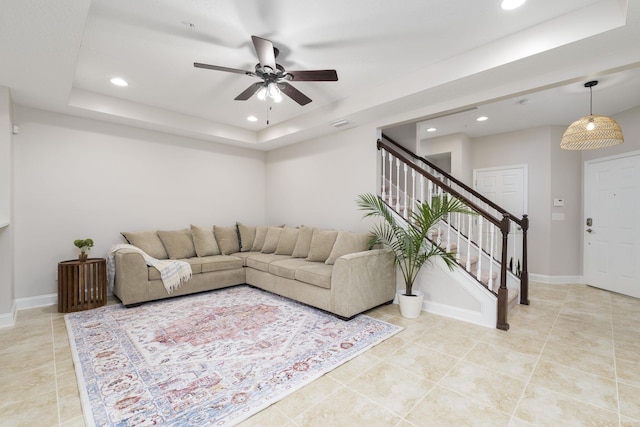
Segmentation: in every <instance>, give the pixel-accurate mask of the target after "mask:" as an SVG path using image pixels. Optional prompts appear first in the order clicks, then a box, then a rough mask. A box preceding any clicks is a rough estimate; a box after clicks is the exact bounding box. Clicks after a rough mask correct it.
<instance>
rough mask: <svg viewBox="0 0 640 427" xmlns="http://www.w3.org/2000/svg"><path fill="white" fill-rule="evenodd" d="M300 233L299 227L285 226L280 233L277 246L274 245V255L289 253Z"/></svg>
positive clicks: (291, 251)
mask: <svg viewBox="0 0 640 427" xmlns="http://www.w3.org/2000/svg"><path fill="white" fill-rule="evenodd" d="M299 234H300V229H299V228H291V227H285V228H283V229H282V233H280V239H279V240H278V246H277V247H276V255H291V254H292V253H293V249H294V248H295V246H296V242H297V241H298V235H299Z"/></svg>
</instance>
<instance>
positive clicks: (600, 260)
mask: <svg viewBox="0 0 640 427" xmlns="http://www.w3.org/2000/svg"><path fill="white" fill-rule="evenodd" d="M584 185H585V190H584V195H585V200H584V218H583V223H582V225H583V230H584V252H583V254H584V256H583V261H584V279H585V282H586V283H587V284H588V285H591V286H596V287H598V288H602V289H607V290H610V291H614V292H618V293H622V294H625V295H631V296H634V297H637V298H640V224H639V221H640V153H632V154H630V155H626V156H619V157H614V158H608V159H601V160H593V161H589V162H585V184H584Z"/></svg>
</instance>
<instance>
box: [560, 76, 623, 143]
mask: <svg viewBox="0 0 640 427" xmlns="http://www.w3.org/2000/svg"><path fill="white" fill-rule="evenodd" d="M597 84H598V81H597V80H594V81H590V82H587V83H585V84H584V87H588V88H589V94H590V97H589V99H590V108H589V110H590V111H589V115H588V116H586V117H582V118H580V119H578V120H576V121H575V122H573V123H571V125H570V126H569V127H568V128H567V130H566V131H565V132H564V134H563V135H562V140H561V141H560V148H562V149H564V150H595V149H598V148H605V147H611V146H614V145H618V144H622V143H623V142H624V135H623V134H622V128H621V127H620V125H619V124H618V122H616V121H615V120H614V119H612V118H611V117H606V116H599V115H597V114H593V89H592V88H593V86H595V85H597Z"/></svg>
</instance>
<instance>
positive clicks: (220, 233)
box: [213, 225, 240, 255]
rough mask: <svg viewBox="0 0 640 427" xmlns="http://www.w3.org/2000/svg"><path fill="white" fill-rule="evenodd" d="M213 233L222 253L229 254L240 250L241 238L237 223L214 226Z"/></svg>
mask: <svg viewBox="0 0 640 427" xmlns="http://www.w3.org/2000/svg"><path fill="white" fill-rule="evenodd" d="M213 235H214V236H216V242H218V247H219V248H220V252H221V253H222V255H229V254H232V253H234V252H240V240H239V239H238V228H237V227H236V226H235V225H232V226H230V227H219V226H217V225H214V226H213Z"/></svg>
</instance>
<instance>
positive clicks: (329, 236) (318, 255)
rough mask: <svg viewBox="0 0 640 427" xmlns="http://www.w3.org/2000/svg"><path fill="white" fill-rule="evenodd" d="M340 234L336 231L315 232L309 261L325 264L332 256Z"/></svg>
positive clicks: (308, 257)
mask: <svg viewBox="0 0 640 427" xmlns="http://www.w3.org/2000/svg"><path fill="white" fill-rule="evenodd" d="M337 237H338V232H337V231H335V230H314V231H313V236H312V237H311V247H310V248H309V255H308V256H307V258H306V260H307V261H316V262H325V261H326V260H327V258H329V254H331V249H333V244H334V243H335V242H336V238H337Z"/></svg>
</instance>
